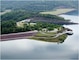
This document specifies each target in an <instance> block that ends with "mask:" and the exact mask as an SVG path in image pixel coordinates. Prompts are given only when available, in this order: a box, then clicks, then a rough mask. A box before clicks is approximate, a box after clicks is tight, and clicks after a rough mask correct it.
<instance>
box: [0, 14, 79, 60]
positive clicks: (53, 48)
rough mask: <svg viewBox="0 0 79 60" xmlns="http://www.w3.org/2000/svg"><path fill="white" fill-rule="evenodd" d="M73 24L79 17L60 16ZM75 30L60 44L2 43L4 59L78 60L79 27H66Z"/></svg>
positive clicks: (34, 42)
mask: <svg viewBox="0 0 79 60" xmlns="http://www.w3.org/2000/svg"><path fill="white" fill-rule="evenodd" d="M60 16H62V17H64V18H65V19H70V20H71V21H73V22H79V20H78V19H79V18H78V16H72V15H60ZM64 26H65V27H68V28H70V29H72V30H73V32H74V34H73V35H71V36H68V37H67V39H66V40H65V41H64V42H63V43H60V44H57V43H53V42H51V43H50V42H43V41H36V40H29V39H19V40H13V41H5V42H0V43H1V46H0V47H1V58H2V59H48V60H49V59H52V60H68V59H69V60H78V51H79V47H78V46H79V45H78V40H79V30H78V29H79V25H64Z"/></svg>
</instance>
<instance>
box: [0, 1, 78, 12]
mask: <svg viewBox="0 0 79 60" xmlns="http://www.w3.org/2000/svg"><path fill="white" fill-rule="evenodd" d="M56 8H76V9H78V0H68V1H66V0H61V1H60V0H59V1H58V0H51V1H50V0H25V1H23V0H16V1H15V0H6V1H5V0H2V1H1V8H0V10H1V11H4V10H7V9H11V10H27V11H35V12H39V11H48V10H54V9H56Z"/></svg>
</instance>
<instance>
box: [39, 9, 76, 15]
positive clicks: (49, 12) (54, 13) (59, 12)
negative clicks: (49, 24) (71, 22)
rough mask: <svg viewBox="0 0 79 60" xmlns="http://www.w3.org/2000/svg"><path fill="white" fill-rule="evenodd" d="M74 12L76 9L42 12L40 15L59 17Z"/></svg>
mask: <svg viewBox="0 0 79 60" xmlns="http://www.w3.org/2000/svg"><path fill="white" fill-rule="evenodd" d="M74 10H75V9H69V8H67V9H66V8H64V9H56V10H54V11H46V12H40V14H51V15H59V14H63V13H67V12H70V11H74Z"/></svg>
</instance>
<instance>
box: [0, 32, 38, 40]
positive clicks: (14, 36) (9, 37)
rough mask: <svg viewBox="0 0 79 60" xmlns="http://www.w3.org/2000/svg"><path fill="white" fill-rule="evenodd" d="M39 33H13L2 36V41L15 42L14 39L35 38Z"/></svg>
mask: <svg viewBox="0 0 79 60" xmlns="http://www.w3.org/2000/svg"><path fill="white" fill-rule="evenodd" d="M36 33H37V31H29V32H21V33H11V34H4V35H0V37H1V41H7V40H14V39H21V38H28V37H30V36H33V35H35V34H36Z"/></svg>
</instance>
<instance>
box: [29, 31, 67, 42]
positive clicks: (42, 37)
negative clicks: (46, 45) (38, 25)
mask: <svg viewBox="0 0 79 60" xmlns="http://www.w3.org/2000/svg"><path fill="white" fill-rule="evenodd" d="M55 34H56V33H48V34H47V33H46V34H42V33H40V32H38V33H37V34H36V35H35V36H32V37H30V39H35V40H40V41H46V42H64V40H65V39H66V38H67V35H66V34H63V35H61V36H59V37H57V38H53V37H54V36H55Z"/></svg>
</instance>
